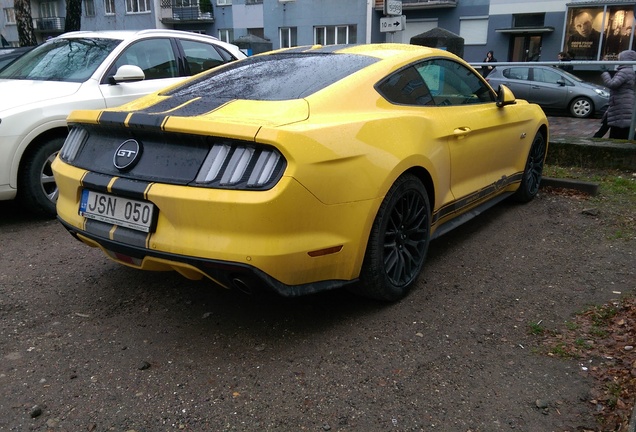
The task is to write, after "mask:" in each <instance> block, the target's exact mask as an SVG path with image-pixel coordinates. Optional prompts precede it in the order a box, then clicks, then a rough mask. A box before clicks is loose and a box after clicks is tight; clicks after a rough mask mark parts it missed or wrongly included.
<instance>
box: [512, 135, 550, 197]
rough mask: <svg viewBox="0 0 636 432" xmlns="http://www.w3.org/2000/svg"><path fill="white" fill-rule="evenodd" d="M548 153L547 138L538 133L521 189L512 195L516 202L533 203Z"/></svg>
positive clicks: (527, 162) (525, 169) (531, 149)
mask: <svg viewBox="0 0 636 432" xmlns="http://www.w3.org/2000/svg"><path fill="white" fill-rule="evenodd" d="M546 151H547V143H546V141H545V136H543V134H542V133H541V132H538V133H537V134H536V135H535V137H534V140H533V141H532V146H531V147H530V153H528V159H527V160H526V166H525V168H524V170H523V177H522V179H521V184H520V185H519V189H517V191H516V192H515V193H514V195H512V197H513V199H514V200H515V201H517V202H522V203H526V202H529V201H532V199H533V198H534V197H535V196H536V195H537V193H538V192H539V186H540V184H541V177H542V176H543V165H544V162H545V154H546Z"/></svg>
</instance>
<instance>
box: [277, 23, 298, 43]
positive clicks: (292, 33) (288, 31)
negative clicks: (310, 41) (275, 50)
mask: <svg viewBox="0 0 636 432" xmlns="http://www.w3.org/2000/svg"><path fill="white" fill-rule="evenodd" d="M278 33H279V39H280V47H281V48H290V47H293V46H296V45H298V41H297V39H296V27H281V28H280V29H279V31H278Z"/></svg>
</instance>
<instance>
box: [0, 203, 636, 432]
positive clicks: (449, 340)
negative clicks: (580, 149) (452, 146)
mask: <svg viewBox="0 0 636 432" xmlns="http://www.w3.org/2000/svg"><path fill="white" fill-rule="evenodd" d="M606 215H607V213H606V212H605V211H604V209H603V208H598V207H596V208H590V203H589V202H587V201H586V200H584V199H581V198H580V197H576V196H568V195H565V194H554V193H548V192H546V191H541V192H540V194H539V196H538V197H537V199H535V200H534V201H532V202H531V203H529V204H526V205H517V204H512V203H507V202H504V203H502V204H501V205H498V206H497V207H495V208H493V209H491V210H490V211H489V212H488V213H486V214H484V215H482V216H480V217H478V218H477V219H474V220H473V221H471V222H469V223H468V224H465V225H463V226H462V227H460V228H458V229H457V230H455V231H453V232H451V233H449V234H447V235H445V236H443V237H441V238H439V239H437V240H435V241H434V242H432V244H431V248H430V250H429V257H428V261H427V265H426V267H425V270H424V273H423V274H422V276H421V278H420V280H419V283H418V284H417V287H416V288H415V289H414V290H413V292H411V294H410V295H409V296H408V297H407V298H406V299H404V300H403V301H401V302H399V303H396V304H391V305H387V304H379V303H376V302H372V301H368V300H365V299H361V298H358V297H355V296H354V295H352V294H349V293H348V292H346V291H333V292H327V293H323V294H320V295H315V296H310V297H304V298H298V299H283V298H278V297H267V298H252V297H248V296H246V295H244V294H241V293H238V292H233V291H225V290H222V289H220V288H217V287H215V286H213V285H212V284H211V283H209V282H205V281H198V282H195V281H188V280H186V279H183V278H182V277H180V276H179V275H177V274H172V273H143V272H139V271H135V270H133V269H129V268H125V267H121V266H118V265H117V264H115V263H113V262H111V261H109V260H108V259H107V258H105V257H104V256H103V255H102V253H101V252H100V251H99V250H96V249H92V248H89V247H87V246H85V245H83V244H81V243H79V242H77V241H76V240H74V239H73V238H72V237H71V236H70V235H69V234H67V233H66V232H65V231H64V229H63V228H62V226H61V225H60V224H59V223H57V222H56V221H42V220H36V219H32V218H29V217H28V216H27V215H26V214H24V213H22V212H21V211H20V210H19V209H18V208H17V207H15V205H14V204H13V203H6V202H5V203H0V257H1V258H0V353H1V359H2V362H1V366H0V389H1V392H0V430H5V431H29V430H33V431H49V430H50V431H73V432H75V431H138V432H141V431H173V430H174V431H177V430H184V431H274V430H280V431H453V432H455V431H459V432H468V431H471V432H477V431H484V432H487V431H511V430H516V431H526V432H535V431H536V432H547V431H577V430H599V424H598V422H597V419H596V416H595V415H596V409H597V408H596V407H597V405H595V404H594V403H593V401H594V398H595V397H596V396H597V395H596V394H595V392H594V388H595V385H596V384H595V380H594V378H593V377H592V375H591V374H590V370H591V368H593V367H595V366H596V362H598V360H597V359H594V358H592V359H587V360H585V362H583V361H581V360H579V359H576V358H572V357H559V356H549V355H545V354H544V353H543V341H542V339H541V338H540V337H537V335H536V334H533V332H532V331H531V330H532V328H533V325H534V324H536V323H541V326H542V328H543V329H546V330H561V329H563V328H564V326H565V325H566V323H567V322H570V321H571V320H572V319H573V317H574V316H575V314H577V313H579V312H581V311H584V310H586V308H588V307H589V306H591V305H600V304H604V303H607V302H609V301H612V300H617V299H619V298H621V297H623V296H625V295H627V294H634V293H635V292H636V273H635V266H634V263H635V262H636V257H635V248H634V240H626V239H624V238H622V239H621V238H616V237H615V236H613V235H612V232H611V226H612V221H611V220H608V218H607V217H606Z"/></svg>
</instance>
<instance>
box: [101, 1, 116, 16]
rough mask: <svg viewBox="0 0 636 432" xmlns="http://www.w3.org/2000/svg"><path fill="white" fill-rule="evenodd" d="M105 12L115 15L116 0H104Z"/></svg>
mask: <svg viewBox="0 0 636 432" xmlns="http://www.w3.org/2000/svg"><path fill="white" fill-rule="evenodd" d="M104 13H105V14H106V15H115V0H104Z"/></svg>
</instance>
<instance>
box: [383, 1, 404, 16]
mask: <svg viewBox="0 0 636 432" xmlns="http://www.w3.org/2000/svg"><path fill="white" fill-rule="evenodd" d="M384 15H389V16H396V15H402V0H384Z"/></svg>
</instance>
